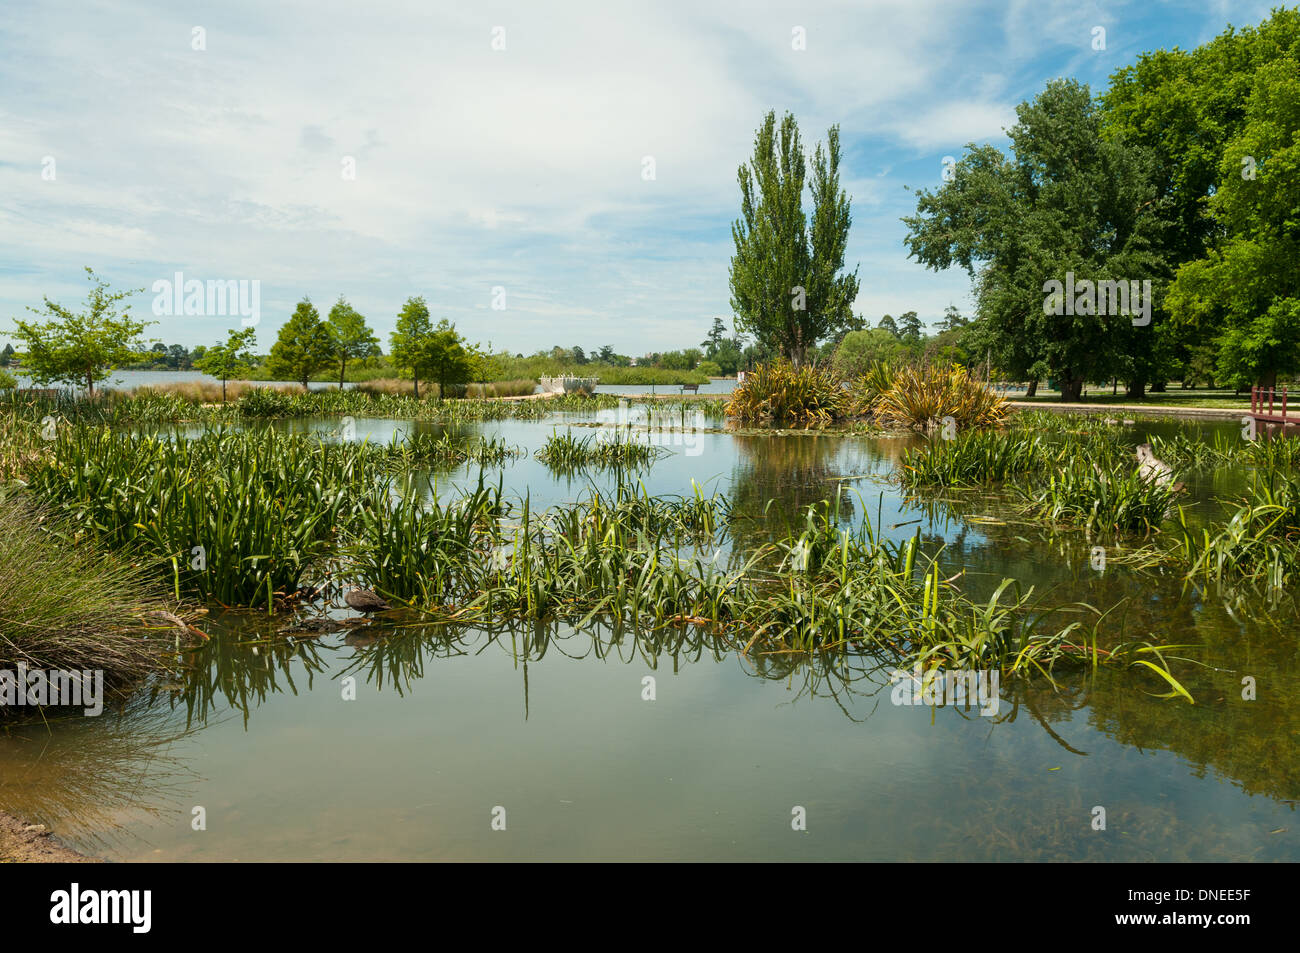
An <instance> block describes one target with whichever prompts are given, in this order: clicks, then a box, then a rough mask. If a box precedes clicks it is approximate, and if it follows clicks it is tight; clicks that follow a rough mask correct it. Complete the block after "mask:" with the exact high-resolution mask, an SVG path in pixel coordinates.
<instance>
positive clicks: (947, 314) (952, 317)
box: [939, 304, 970, 331]
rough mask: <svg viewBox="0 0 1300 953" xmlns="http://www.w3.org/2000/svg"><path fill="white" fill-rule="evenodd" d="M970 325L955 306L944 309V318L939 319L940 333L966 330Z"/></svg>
mask: <svg viewBox="0 0 1300 953" xmlns="http://www.w3.org/2000/svg"><path fill="white" fill-rule="evenodd" d="M968 324H970V321H968V320H967V319H966V318H964V317H962V314H961V312H960V311H958V310H957V308H956V306H955V305H951V304H950V305H948V307H946V308H944V309H943V317H942V318H940V319H939V330H940V331H956V330H957V329H958V328H964V327H966V325H968Z"/></svg>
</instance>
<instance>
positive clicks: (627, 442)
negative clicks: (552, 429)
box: [534, 430, 670, 472]
mask: <svg viewBox="0 0 1300 953" xmlns="http://www.w3.org/2000/svg"><path fill="white" fill-rule="evenodd" d="M668 453H670V451H669V450H668V449H667V448H665V447H657V446H653V445H651V444H650V443H648V442H645V441H641V440H636V439H633V438H632V437H631V436H630V435H629V436H624V435H622V434H621V433H620V434H617V435H615V436H613V437H612V438H607V439H600V438H594V437H584V438H582V439H581V440H579V439H578V438H577V437H575V436H574V435H573V432H572V431H569V430H566V431H565V432H564V433H552V434H551V435H550V436H549V437H547V438H546V443H545V445H543V446H542V447H541V448H540V449H539V450H538V451H537V452H536V453H535V454H534V456H536V457H537V459H538V460H540V461H541V462H542V463H544V464H545V465H546V466H547V467H549V468H551V469H552V470H558V471H562V472H563V471H572V470H580V469H583V468H585V467H597V468H606V469H614V468H619V467H648V466H650V464H652V463H654V461H655V460H657V459H659V458H660V457H661V456H665V455H667V454H668Z"/></svg>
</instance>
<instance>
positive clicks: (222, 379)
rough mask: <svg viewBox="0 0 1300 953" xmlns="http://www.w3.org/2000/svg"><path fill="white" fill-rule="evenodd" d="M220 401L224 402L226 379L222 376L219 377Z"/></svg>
mask: <svg viewBox="0 0 1300 953" xmlns="http://www.w3.org/2000/svg"><path fill="white" fill-rule="evenodd" d="M221 402H222V403H223V404H224V403H225V402H226V379H225V378H224V377H223V378H221Z"/></svg>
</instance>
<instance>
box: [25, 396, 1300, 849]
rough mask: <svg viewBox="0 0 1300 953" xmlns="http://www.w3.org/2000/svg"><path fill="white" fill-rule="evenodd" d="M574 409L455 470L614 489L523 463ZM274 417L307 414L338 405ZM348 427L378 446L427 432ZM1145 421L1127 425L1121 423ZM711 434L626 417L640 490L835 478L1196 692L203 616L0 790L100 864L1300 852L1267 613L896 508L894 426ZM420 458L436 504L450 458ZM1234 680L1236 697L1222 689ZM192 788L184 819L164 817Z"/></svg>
mask: <svg viewBox="0 0 1300 953" xmlns="http://www.w3.org/2000/svg"><path fill="white" fill-rule="evenodd" d="M599 419H600V418H597V417H595V416H593V415H582V414H568V415H563V416H561V415H555V416H554V417H552V418H551V419H549V420H544V421H541V422H533V421H515V420H507V421H501V422H486V423H482V424H466V425H457V427H456V429H458V430H460V431H462V432H466V433H469V434H482V435H484V436H487V437H493V436H499V437H500V438H501V439H503V440H505V441H507V442H508V443H511V444H514V445H517V446H519V447H521V448H523V449H524V450H526V451H527V454H526V455H525V456H522V457H520V458H518V459H517V460H515V461H513V462H511V463H507V464H506V465H505V466H504V467H498V468H488V469H487V470H486V471H485V473H486V477H487V478H488V479H490V480H492V481H494V482H495V480H496V479H497V478H498V477H503V478H504V481H505V485H506V487H507V488H508V490H509V491H510V492H511V493H513V494H518V495H522V494H523V493H524V492H527V493H529V494H530V497H531V501H532V504H533V505H534V506H543V505H550V504H554V503H559V502H565V501H571V500H574V499H577V498H578V497H579V496H580V495H581V494H583V493H584V492H587V491H588V490H589V488H591V487H592V486H597V487H601V488H604V489H608V488H610V487H611V486H612V485H613V478H612V477H610V476H608V475H602V474H594V475H591V476H573V477H560V476H556V475H554V474H552V473H551V472H550V471H549V470H547V469H546V468H544V467H543V466H542V465H541V464H540V463H538V462H537V461H536V460H535V459H533V457H532V455H531V454H532V452H533V451H534V450H536V449H537V448H538V447H540V446H541V445H542V443H543V442H544V441H545V439H546V437H547V435H549V434H550V433H551V432H552V431H553V430H556V429H561V430H562V429H564V428H566V427H573V428H574V430H575V433H576V434H577V435H579V436H583V435H585V434H588V433H592V432H594V431H593V430H591V429H590V426H589V425H592V424H595V423H598V422H599ZM579 425H587V426H579ZM277 426H283V427H285V428H289V429H301V430H309V431H319V432H321V433H323V434H328V433H332V432H334V430H335V429H336V428H337V426H338V422H337V421H335V420H309V421H290V422H285V423H281V424H277ZM356 426H357V434H356V439H359V440H360V439H370V440H379V441H387V440H388V439H390V438H391V437H392V436H393V435H394V434H402V433H406V432H408V431H409V430H410V429H412V428H414V429H417V430H428V431H431V432H438V431H441V430H445V429H447V427H446V426H445V425H439V424H430V423H423V422H414V423H413V422H410V421H396V420H358V421H357V422H356ZM1193 426H1194V427H1196V428H1199V429H1200V430H1201V431H1202V432H1205V433H1209V432H1212V430H1213V429H1214V427H1215V425H1193ZM1225 426H1227V427H1231V428H1232V429H1233V432H1235V426H1236V425H1235V424H1233V425H1225ZM1173 427H1174V425H1172V424H1164V423H1152V424H1145V423H1140V424H1139V425H1138V426H1136V427H1134V428H1132V430H1133V433H1132V437H1133V442H1134V443H1135V444H1136V443H1138V442H1141V441H1143V440H1146V439H1147V438H1148V437H1149V436H1150V435H1152V434H1154V433H1169V432H1172V429H1173ZM717 430H718V428H705V429H704V430H701V431H698V432H692V433H690V434H682V433H668V432H663V433H658V434H655V435H654V439H656V440H658V441H661V442H662V443H663V444H664V445H665V446H666V449H667V450H668V451H670V455H669V456H667V457H665V458H664V459H662V460H660V461H659V462H658V463H656V464H655V465H654V466H653V467H652V468H650V469H649V470H648V471H646V472H645V473H644V475H643V477H642V479H643V481H644V484H645V487H646V489H647V490H648V491H649V492H650V493H652V494H685V493H690V492H691V491H692V484H693V483H694V484H699V485H701V486H703V487H704V488H705V490H706V492H708V491H712V490H717V491H719V492H723V493H725V494H727V495H728V497H729V498H731V499H732V500H733V502H734V504H735V506H736V507H737V510H738V511H739V512H740V513H741V514H744V515H746V516H748V517H749V518H750V519H751V520H752V526H753V530H752V532H753V533H754V534H755V535H756V536H763V535H766V534H768V533H770V532H772V531H775V529H776V528H777V526H778V525H779V524H780V523H781V522H782V521H783V520H785V519H786V518H787V517H788V516H789V515H790V514H792V513H793V512H794V511H795V510H796V509H797V508H798V507H801V506H804V505H807V504H808V503H811V502H814V501H816V500H821V499H829V498H832V497H833V496H834V495H835V494H836V493H837V488H838V487H840V486H841V485H842V486H843V487H844V488H845V490H844V494H843V499H842V510H841V512H842V514H843V516H844V518H845V521H846V522H848V523H853V522H858V521H861V520H863V519H866V518H869V519H870V520H871V521H872V522H873V523H874V524H875V525H877V526H880V527H884V528H885V532H886V534H887V535H890V536H893V537H895V538H903V537H905V536H908V535H911V534H912V533H915V532H917V531H918V530H919V532H920V534H921V538H922V540H923V541H924V542H925V544H926V546H927V548H928V549H929V550H931V551H933V550H937V549H939V548H940V547H945V548H944V550H943V557H942V558H943V560H944V562H945V564H946V565H949V566H951V567H953V570H954V572H955V571H957V570H958V569H962V568H964V569H965V572H966V573H967V578H968V579H969V583H968V586H969V589H970V590H971V591H972V592H975V593H978V592H986V591H991V590H992V589H993V588H994V587H995V586H996V585H997V583H998V582H999V581H1000V580H1001V579H1002V578H1003V576H1014V577H1016V578H1017V579H1019V580H1020V581H1021V583H1022V585H1024V586H1026V587H1027V586H1030V585H1032V586H1035V587H1037V590H1038V591H1039V592H1043V593H1050V600H1051V602H1052V603H1053V604H1062V603H1067V602H1072V601H1075V600H1079V601H1086V602H1089V603H1092V604H1095V605H1098V606H1112V605H1116V604H1120V603H1123V605H1124V610H1123V611H1124V612H1125V613H1126V614H1127V615H1126V620H1127V624H1128V625H1130V626H1131V628H1132V631H1133V633H1134V637H1142V636H1144V635H1147V634H1151V635H1152V637H1153V638H1154V639H1155V640H1157V641H1165V642H1176V643H1195V644H1197V645H1198V646H1199V649H1198V650H1197V651H1196V652H1191V651H1189V652H1188V654H1189V656H1191V657H1194V658H1196V659H1198V660H1199V661H1200V662H1202V663H1203V667H1202V668H1201V669H1198V670H1197V671H1196V672H1195V673H1194V675H1193V677H1192V678H1191V679H1190V681H1189V682H1188V685H1189V689H1190V690H1192V692H1193V694H1194V695H1195V696H1196V700H1197V704H1196V705H1194V706H1193V705H1188V704H1187V703H1186V702H1184V701H1179V700H1170V699H1163V698H1156V697H1154V696H1153V695H1152V694H1148V693H1147V692H1146V691H1143V690H1142V689H1141V688H1139V687H1138V684H1137V682H1136V681H1135V680H1134V679H1133V678H1132V677H1131V676H1130V675H1127V674H1126V673H1123V672H1113V671H1106V670H1103V671H1101V672H1098V673H1097V674H1095V675H1093V674H1069V675H1064V676H1060V677H1058V680H1057V684H1056V685H1055V686H1053V685H1052V684H1051V683H1050V682H1048V681H1047V680H1046V679H1036V680H1033V681H1029V682H1022V681H1004V682H1003V683H1002V684H1001V686H1000V689H999V695H998V711H997V713H996V715H993V716H986V715H983V714H981V713H980V712H979V711H978V710H974V709H972V710H970V711H967V710H964V709H963V708H960V707H929V706H905V705H896V704H894V703H893V700H892V698H891V682H890V676H889V669H888V666H886V665H885V664H884V663H883V661H882V660H880V659H876V658H873V657H872V656H871V655H870V654H869V653H867V652H864V653H860V654H855V653H849V654H848V655H847V656H845V657H842V656H840V655H838V654H835V655H828V656H825V657H823V656H815V657H812V658H798V659H796V658H793V657H789V656H779V655H768V656H763V655H759V656H742V655H741V654H739V653H738V652H737V651H735V650H734V649H732V648H728V647H727V646H724V645H719V644H717V643H716V641H715V640H713V639H712V638H711V637H710V636H707V635H703V634H700V633H698V632H690V631H688V632H685V633H683V632H678V631H676V630H672V631H669V632H666V633H665V632H660V633H649V634H648V633H644V632H635V631H626V630H624V631H610V630H609V629H607V628H602V627H599V626H596V627H593V628H588V629H586V630H583V631H575V630H574V629H573V628H572V627H570V626H563V625H558V626H554V625H540V626H539V625H531V624H530V625H516V626H502V627H493V628H478V627H457V626H448V625H428V624H424V623H421V622H420V620H419V619H418V618H414V617H408V616H403V615H401V614H400V613H394V614H393V616H392V617H391V618H388V619H385V620H383V621H378V620H377V621H376V622H374V623H372V624H371V625H369V626H366V627H358V628H356V629H352V630H350V631H347V632H342V633H335V634H329V635H324V636H321V637H318V638H298V639H290V638H287V637H286V636H284V635H280V634H276V629H277V628H278V627H280V626H282V625H284V622H285V620H284V619H277V620H272V621H269V622H268V620H267V617H266V615H265V613H264V612H254V611H239V612H235V611H231V612H222V611H221V610H220V609H219V608H216V607H214V608H213V609H212V614H211V615H210V616H209V617H207V618H205V619H202V620H199V623H198V624H199V625H200V626H201V627H202V628H203V629H204V630H205V631H207V632H209V633H210V634H211V635H212V636H213V638H212V640H211V642H210V643H207V644H205V645H203V646H202V647H200V648H197V649H195V650H193V651H188V652H186V653H185V655H184V663H185V668H186V670H185V672H184V674H183V676H182V677H180V678H178V679H176V680H175V681H170V680H167V679H157V680H154V681H152V682H151V683H150V684H149V685H147V686H145V687H144V688H143V689H142V690H141V691H139V692H138V693H137V694H136V695H135V696H134V697H133V698H132V699H131V700H130V701H129V702H128V703H127V704H126V705H125V706H123V707H122V708H121V709H120V710H117V711H111V712H110V711H106V712H105V713H104V715H102V716H101V717H99V718H80V717H78V718H66V719H62V720H52V721H51V722H50V724H49V726H48V727H47V726H46V725H45V724H43V723H39V722H38V723H35V724H27V725H24V726H21V727H10V728H9V729H8V730H6V731H4V732H3V733H0V809H3V810H7V811H11V812H14V813H17V814H19V815H22V816H25V817H28V818H30V819H32V820H33V821H37V822H41V823H45V824H47V825H49V826H50V827H51V828H52V829H54V831H55V832H56V833H58V834H59V835H60V836H61V837H63V838H64V839H65V840H66V841H67V842H69V843H70V844H71V845H72V846H74V847H77V848H79V849H82V850H85V851H87V852H90V853H94V854H97V855H99V856H103V857H107V858H109V859H112V860H120V861H128V860H132V861H141V860H143V861H148V860H221V861H234V860H244V861H263V860H465V859H476V860H504V859H519V860H773V859H789V860H813V859H817V860H897V861H902V860H912V861H938V860H972V861H973V860H1002V861H1029V860H1061V861H1066V860H1071V861H1074V860H1090V861H1091V860H1114V861H1185V860H1213V861H1217V860H1233V861H1242V860H1259V861H1295V860H1298V859H1300V845H1298V844H1297V839H1296V833H1295V830H1296V824H1295V814H1294V811H1295V804H1296V799H1297V798H1300V759H1297V757H1296V755H1297V747H1298V743H1300V716H1298V715H1297V712H1296V707H1295V705H1294V704H1293V702H1292V700H1293V699H1294V698H1295V697H1296V695H1297V690H1298V689H1300V658H1298V656H1297V653H1296V651H1295V633H1296V631H1298V628H1297V621H1298V620H1297V619H1296V618H1295V617H1294V614H1274V615H1269V614H1267V613H1261V614H1259V616H1258V617H1256V616H1254V615H1252V614H1251V613H1249V612H1243V611H1241V610H1240V608H1238V609H1236V610H1234V609H1233V607H1232V606H1230V605H1226V604H1224V603H1221V602H1218V601H1216V600H1215V598H1213V597H1212V596H1211V595H1210V594H1208V593H1201V594H1192V595H1191V596H1188V595H1184V594H1183V593H1182V591H1181V587H1180V586H1179V584H1178V582H1177V581H1176V580H1175V579H1173V578H1165V577H1160V576H1158V575H1157V576H1153V575H1141V576H1139V575H1137V574H1134V573H1130V572H1126V571H1124V570H1123V569H1122V568H1108V569H1106V570H1105V571H1103V572H1097V571H1094V570H1093V569H1092V568H1091V567H1090V565H1089V558H1088V557H1089V541H1088V540H1087V539H1086V538H1085V537H1084V536H1083V535H1082V534H1081V533H1078V532H1068V533H1060V534H1052V533H1049V532H1047V531H1045V530H1044V529H1043V528H1042V527H1039V526H1036V525H1031V524H1028V523H1024V522H1019V521H1016V520H1015V519H1014V516H1013V514H1011V513H1010V512H1009V511H1008V509H1007V507H1006V506H1005V505H1004V504H1001V503H997V502H995V501H992V500H989V499H985V498H983V497H975V498H963V499H958V498H956V497H952V496H951V495H948V496H945V495H942V494H939V495H927V496H926V497H924V498H921V499H909V498H908V497H907V496H906V495H905V494H904V493H903V492H902V491H901V490H900V489H899V488H898V487H897V486H896V485H895V484H894V483H893V482H892V481H890V480H889V478H888V474H889V472H890V470H891V468H892V467H893V465H894V462H895V461H896V460H897V457H898V454H899V453H900V452H901V450H902V449H903V447H905V446H906V445H907V443H908V441H909V439H910V438H900V437H879V436H869V435H851V434H843V433H825V432H824V433H808V434H791V433H779V434H743V433H730V432H716V431H717ZM433 476H434V478H435V479H436V481H437V484H438V492H439V493H440V494H445V493H449V492H452V491H453V490H454V488H455V487H458V486H465V485H468V484H472V483H474V482H476V481H477V479H478V476H479V468H478V467H477V466H467V467H461V468H457V469H453V470H449V471H444V472H439V473H437V474H433ZM1242 479H1243V476H1242V474H1241V473H1239V472H1226V471H1222V470H1220V471H1214V472H1206V473H1203V474H1194V475H1192V476H1191V478H1190V479H1189V484H1190V487H1191V490H1192V494H1193V497H1194V499H1195V501H1196V506H1195V507H1193V510H1196V509H1197V507H1199V508H1200V510H1202V511H1204V512H1207V513H1208V512H1210V511H1213V510H1214V509H1215V508H1216V506H1217V504H1215V503H1214V502H1213V501H1214V498H1215V497H1217V496H1223V495H1226V494H1229V493H1230V492H1232V490H1233V488H1234V487H1236V486H1238V485H1240V481H1241V480H1242ZM332 614H333V615H334V616H336V617H338V618H348V617H351V616H353V615H355V614H354V613H351V612H349V611H348V610H346V609H335V610H332ZM1247 675H1248V676H1251V677H1253V678H1255V679H1256V680H1257V682H1258V685H1259V686H1260V692H1259V699H1258V700H1257V701H1245V700H1243V699H1242V698H1241V680H1242V678H1243V677H1244V676H1247ZM647 679H652V681H647ZM349 680H351V681H349ZM1143 684H1146V683H1143ZM350 685H354V686H355V689H354V691H355V698H354V699H353V700H349V699H348V698H347V697H346V696H347V695H348V694H349V686H350ZM651 696H653V697H651ZM1097 807H1104V809H1105V811H1106V818H1107V824H1106V829H1105V830H1102V831H1099V830H1094V829H1093V827H1092V823H1091V822H1092V818H1093V816H1094V809H1095V808H1097ZM197 808H202V809H203V812H204V815H205V818H206V830H195V829H194V828H193V818H194V816H195V810H196V809H197ZM502 809H503V810H502ZM801 815H802V816H804V817H806V830H795V829H793V827H792V819H795V818H798V817H799V816H801ZM494 818H496V819H498V824H497V826H500V819H501V818H504V825H505V829H504V830H498V829H494V827H493V821H494Z"/></svg>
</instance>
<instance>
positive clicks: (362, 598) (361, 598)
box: [343, 586, 392, 612]
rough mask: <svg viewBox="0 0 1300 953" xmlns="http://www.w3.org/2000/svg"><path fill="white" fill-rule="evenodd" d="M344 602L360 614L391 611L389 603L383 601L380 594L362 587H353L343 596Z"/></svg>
mask: <svg viewBox="0 0 1300 953" xmlns="http://www.w3.org/2000/svg"><path fill="white" fill-rule="evenodd" d="M343 601H344V602H346V603H347V604H348V607H349V608H351V609H356V610H357V611H358V612H383V611H384V610H385V609H391V608H392V606H390V605H389V604H388V603H387V602H385V601H384V600H383V599H381V598H380V597H379V595H378V593H376V592H374V591H373V590H371V589H362V588H361V587H360V586H353V587H352V588H351V589H349V590H348V591H347V593H346V594H344V596H343Z"/></svg>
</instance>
